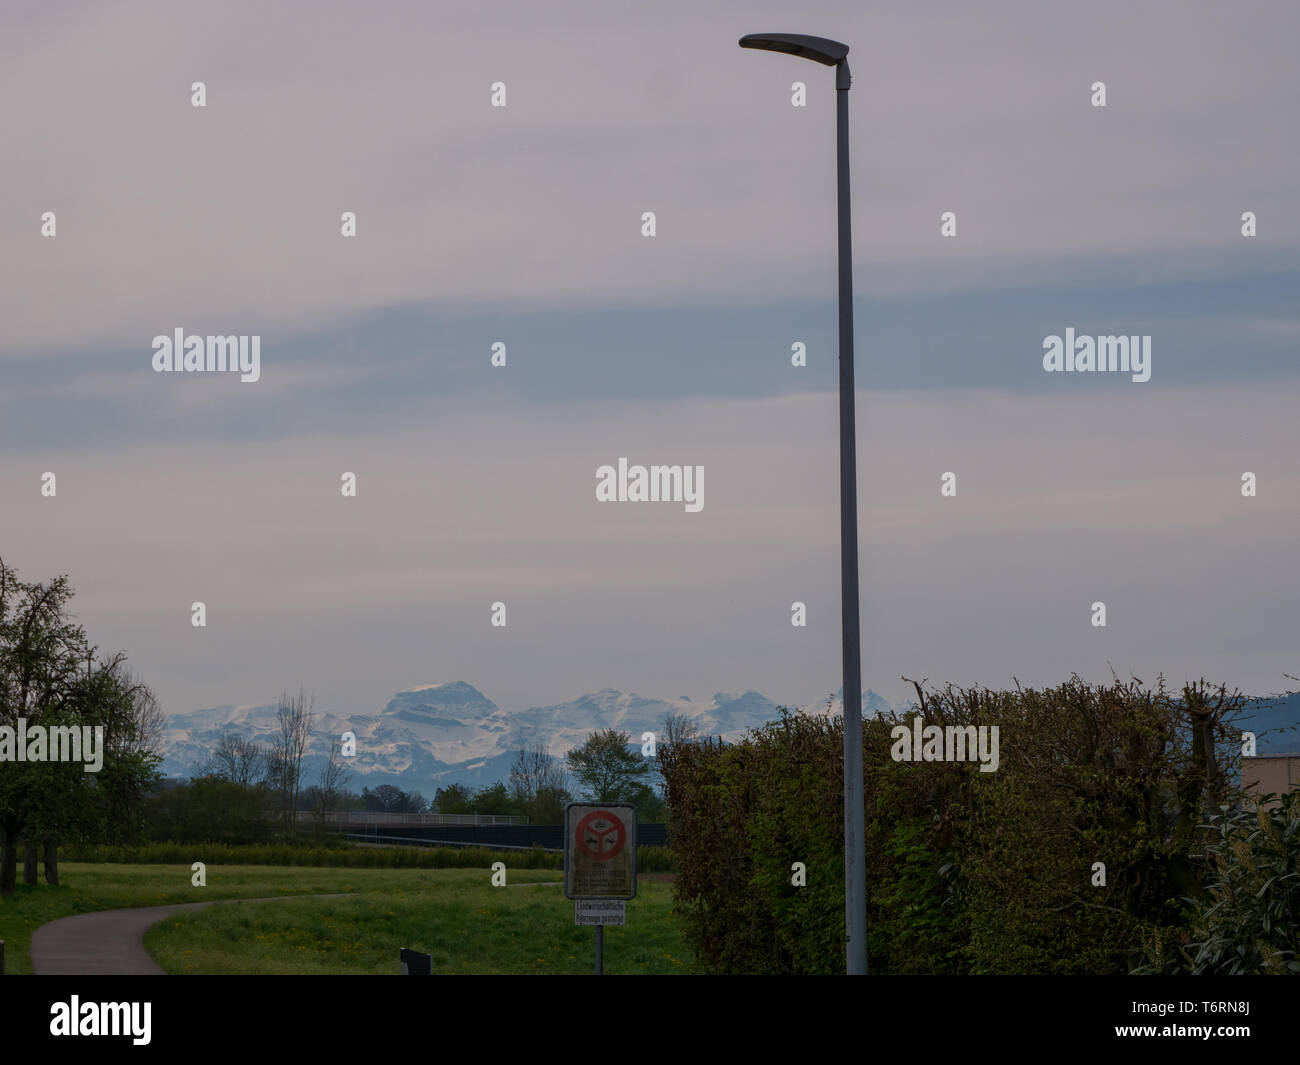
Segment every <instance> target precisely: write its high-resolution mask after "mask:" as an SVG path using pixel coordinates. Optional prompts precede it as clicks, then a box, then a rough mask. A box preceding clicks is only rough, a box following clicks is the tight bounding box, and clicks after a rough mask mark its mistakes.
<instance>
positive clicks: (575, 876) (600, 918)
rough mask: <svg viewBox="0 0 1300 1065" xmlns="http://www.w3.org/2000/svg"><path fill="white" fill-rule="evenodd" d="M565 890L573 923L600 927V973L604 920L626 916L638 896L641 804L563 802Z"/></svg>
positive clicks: (621, 920) (619, 920)
mask: <svg viewBox="0 0 1300 1065" xmlns="http://www.w3.org/2000/svg"><path fill="white" fill-rule="evenodd" d="M564 894H565V897H566V898H570V899H573V900H574V903H573V923H574V924H577V925H594V926H595V929H596V975H597V976H601V975H602V974H603V970H604V962H605V925H607V924H613V925H621V924H624V923H626V921H627V909H626V905H625V904H626V902H627V900H628V899H631V898H635V897H636V807H634V806H628V805H626V804H624V803H613V804H601V803H587V802H571V803H569V804H568V805H567V806H566V807H565V808H564Z"/></svg>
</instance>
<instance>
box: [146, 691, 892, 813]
mask: <svg viewBox="0 0 1300 1065" xmlns="http://www.w3.org/2000/svg"><path fill="white" fill-rule="evenodd" d="M888 706H889V704H888V703H887V702H885V700H884V699H882V698H881V697H880V696H879V695H877V694H876V693H875V692H872V691H870V690H868V691H867V692H866V694H865V695H864V696H863V699H862V707H863V712H864V713H877V712H879V711H880V710H881V709H884V708H888ZM798 709H799V710H800V711H801V712H803V713H814V714H826V713H831V714H836V713H839V696H838V693H837V694H836V695H835V696H832V697H831V698H830V700H829V703H828V701H827V700H822V701H821V702H820V703H809V704H807V705H804V706H800V707H798ZM668 714H683V715H685V716H687V717H689V718H690V719H691V720H692V721H694V722H695V724H696V725H697V726H698V728H699V731H700V733H701V734H702V735H707V736H721V737H722V738H723V739H724V740H728V741H735V740H738V739H740V738H741V737H742V736H744V734H745V733H746V732H747V731H748V730H750V729H753V728H757V727H758V726H760V725H763V724H764V723H766V722H768V721H771V720H772V719H774V718H775V717H776V716H777V704H776V703H774V702H772V700H770V699H768V698H767V697H766V696H763V695H760V694H759V693H758V692H756V691H747V692H742V693H734V692H730V693H729V692H719V693H717V694H716V695H714V696H713V698H712V699H710V700H709V701H708V702H702V701H692V700H691V699H689V698H686V697H685V696H682V697H678V698H669V699H647V698H643V697H642V696H640V695H635V694H632V693H630V692H621V691H616V690H614V689H612V688H602V689H601V690H600V691H596V692H591V693H590V694H587V695H582V696H580V697H578V698H577V699H574V700H573V701H572V702H568V703H560V704H558V705H555V706H536V707H531V708H529V709H527V710H520V711H515V712H508V711H505V710H502V709H501V708H500V707H498V706H497V705H496V704H495V703H494V702H492V700H490V699H489V698H488V697H487V696H486V695H484V694H483V693H482V692H481V691H479V690H478V689H477V688H475V687H474V686H473V685H471V684H466V683H465V682H464V681H450V682H447V683H443V684H426V685H423V686H421V687H416V688H408V689H406V690H405V691H400V692H398V693H397V694H396V695H394V696H393V697H392V698H391V699H390V700H389V701H388V705H387V706H385V707H384V708H383V709H382V710H380V711H379V712H377V713H354V714H342V713H332V712H327V711H322V710H321V709H320V708H319V707H318V708H317V709H316V710H315V724H314V730H313V734H312V740H311V745H310V747H309V749H308V752H307V755H306V756H305V757H304V759H303V780H304V784H312V783H315V781H316V779H317V778H318V776H319V774H320V767H321V765H322V763H323V762H324V759H325V758H326V757H327V756H328V754H329V749H330V743H331V741H332V740H334V739H337V738H339V737H340V736H341V735H342V734H343V733H344V732H348V731H350V732H353V733H355V734H356V740H357V753H356V757H355V758H350V759H348V770H349V772H350V774H351V779H350V780H349V781H348V784H347V786H348V787H349V788H351V789H352V790H356V791H359V790H360V789H361V788H362V787H363V786H364V787H370V788H374V787H377V786H378V785H380V784H395V785H397V786H398V787H401V788H404V789H406V790H408V791H409V790H415V791H419V792H421V793H422V794H424V795H425V796H426V797H427V798H431V797H432V796H433V793H434V791H435V790H436V789H437V788H439V787H445V786H446V785H448V784H454V783H458V784H465V785H467V786H470V787H480V786H482V785H484V784H491V783H493V782H494V781H497V780H506V779H507V778H508V776H509V774H510V765H511V763H512V762H513V761H514V759H515V756H516V754H517V753H518V751H519V749H520V747H521V746H525V745H531V744H535V743H542V744H544V745H545V747H546V750H547V751H548V752H549V753H550V754H551V755H553V756H555V757H557V758H562V757H563V756H564V755H565V753H566V752H568V751H569V750H570V749H571V748H573V747H576V746H578V745H579V744H581V743H583V742H584V741H585V740H586V739H587V737H588V736H589V735H590V734H591V733H592V732H594V731H596V730H597V729H603V728H617V729H621V730H623V731H624V732H627V733H628V734H629V736H630V738H631V739H632V740H633V741H634V742H636V743H638V744H639V743H640V742H641V734H642V733H643V732H647V731H653V732H656V733H658V731H659V730H660V729H661V728H662V727H663V721H664V717H665V716H666V715H668ZM276 730H277V726H276V706H275V704H267V705H263V706H217V707H212V708H209V709H206V710H196V711H194V712H193V713H189V714H173V715H171V716H170V717H169V718H168V721H167V728H166V730H165V732H164V734H163V739H162V743H161V745H160V753H161V754H162V755H163V757H164V760H163V764H162V767H161V768H162V772H163V774H164V775H165V776H169V777H189V776H193V775H195V774H198V773H199V772H201V770H202V767H203V765H204V764H205V763H206V762H207V760H208V758H209V756H210V755H211V753H212V751H213V749H214V748H215V747H216V746H217V743H218V742H219V741H220V738H221V735H222V733H224V732H228V731H229V732H234V733H236V734H237V735H239V736H242V737H247V738H250V739H254V740H257V741H258V742H260V743H264V744H269V743H270V742H271V740H272V738H273V737H274V735H275V733H276Z"/></svg>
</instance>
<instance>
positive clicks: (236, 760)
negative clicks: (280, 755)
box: [204, 732, 269, 786]
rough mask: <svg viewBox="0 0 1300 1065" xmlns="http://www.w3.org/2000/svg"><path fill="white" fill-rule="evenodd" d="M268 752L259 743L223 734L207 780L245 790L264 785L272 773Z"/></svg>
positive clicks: (226, 733)
mask: <svg viewBox="0 0 1300 1065" xmlns="http://www.w3.org/2000/svg"><path fill="white" fill-rule="evenodd" d="M268 762H269V759H268V755H267V752H266V749H265V748H264V747H263V746H262V745H261V744H260V743H258V742H257V741H256V740H252V739H249V738H247V737H245V736H240V735H238V734H237V733H234V732H223V733H222V734H221V739H220V740H218V741H217V747H216V750H214V751H213V752H212V755H211V757H210V758H209V759H208V762H207V765H206V766H205V767H204V776H210V777H220V778H221V779H222V780H229V781H232V782H233V783H235V784H243V785H245V786H250V785H257V784H261V783H262V782H263V781H265V780H266V777H267V772H268V769H269V765H268Z"/></svg>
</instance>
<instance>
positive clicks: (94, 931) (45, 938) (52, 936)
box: [31, 892, 361, 976]
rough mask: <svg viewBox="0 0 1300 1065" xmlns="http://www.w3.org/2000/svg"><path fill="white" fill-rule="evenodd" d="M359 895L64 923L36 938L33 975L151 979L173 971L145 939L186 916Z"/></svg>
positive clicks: (100, 914) (186, 906) (86, 917)
mask: <svg viewBox="0 0 1300 1065" xmlns="http://www.w3.org/2000/svg"><path fill="white" fill-rule="evenodd" d="M350 895H355V896H356V897H357V898H360V897H361V895H360V893H357V892H342V893H339V894H332V895H326V894H318V893H308V894H306V895H275V896H272V897H270V898H263V899H214V900H213V901H212V902H182V903H177V904H175V905H172V906H131V907H128V908H126V909H123V910H99V911H97V912H95V913H79V914H75V915H74V916H72V917H60V918H59V919H58V920H57V921H50V922H49V923H48V924H43V925H41V926H40V928H38V929H36V931H34V932H33V933H32V944H31V958H32V971H33V972H34V973H36V975H38V976H82V975H90V974H100V975H113V976H118V975H131V976H137V975H149V976H165V975H166V974H167V971H166V970H165V969H164V968H163V967H162V966H161V965H159V964H158V963H157V962H156V961H154V960H153V958H151V957H150V956H149V952H148V951H147V950H145V949H144V934H145V932H147V931H148V930H149V928H150V927H151V926H153V925H155V924H157V923H158V922H159V921H161V920H164V919H165V918H167V917H169V916H171V915H172V914H173V913H176V912H177V911H180V910H198V909H202V908H203V907H204V906H220V905H222V904H223V903H227V902H275V901H277V900H278V899H303V898H320V899H337V898H347V897H348V896H350Z"/></svg>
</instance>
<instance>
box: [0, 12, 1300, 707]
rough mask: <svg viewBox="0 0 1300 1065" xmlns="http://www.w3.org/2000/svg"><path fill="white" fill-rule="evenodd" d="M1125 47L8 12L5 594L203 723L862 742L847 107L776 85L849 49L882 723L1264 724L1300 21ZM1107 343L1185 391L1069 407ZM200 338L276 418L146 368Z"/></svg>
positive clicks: (312, 15) (2, 289)
mask: <svg viewBox="0 0 1300 1065" xmlns="http://www.w3.org/2000/svg"><path fill="white" fill-rule="evenodd" d="M1133 6H1134V5H1131V4H1130V3H1128V2H1120V3H1092V4H1087V5H1081V4H1076V5H1043V4H1041V3H1030V2H1025V3H992V4H988V3H985V4H980V5H972V4H969V3H965V2H951V3H931V4H927V5H925V8H926V10H925V13H919V12H918V11H916V10H915V8H916V7H917V5H914V4H910V3H902V2H900V3H891V4H862V3H852V4H850V3H844V4H833V3H819V2H816V0H807V2H802V3H800V4H799V5H792V4H790V3H789V2H788V0H787V2H785V3H744V4H742V3H715V4H707V5H704V4H700V3H698V2H694V3H688V2H677V0H659V2H657V3H655V4H643V5H624V4H608V3H594V2H593V3H564V2H558V3H548V4H545V5H542V4H526V3H515V4H500V3H485V2H474V3H468V2H467V3H442V2H437V3H428V2H425V3H383V2H379V3H367V4H361V3H355V2H350V3H338V2H312V3H305V2H304V3H276V4H265V3H261V2H259V3H223V4H201V5H200V4H196V3H195V4H189V3H124V4H115V5H112V6H108V5H102V4H93V3H88V4H61V5H57V6H55V5H47V4H44V3H37V2H21V0H10V2H8V3H6V4H5V5H4V8H3V12H2V13H0V93H2V98H3V100H4V104H3V106H0V144H2V145H3V160H4V168H3V195H0V247H3V249H4V254H3V255H0V321H2V322H3V329H2V330H0V456H2V457H0V554H3V557H4V559H5V561H6V563H8V564H10V565H12V566H14V567H16V568H17V569H18V571H19V573H20V575H21V576H23V577H24V578H26V579H28V580H35V579H43V578H46V577H49V576H52V575H54V574H56V573H67V574H68V575H69V577H70V578H71V580H72V583H73V585H74V586H75V588H76V589H77V595H76V598H75V600H74V606H75V609H76V612H77V614H78V617H79V619H80V620H81V621H82V623H83V624H84V625H85V627H86V629H87V631H88V634H89V635H90V637H91V639H92V640H93V642H95V643H97V644H98V645H99V646H100V647H101V648H105V649H118V648H121V649H124V650H125V651H127V653H128V654H129V655H130V657H131V659H132V661H133V662H134V664H135V665H136V667H137V668H138V669H139V670H140V671H141V672H142V673H143V675H144V676H145V677H146V678H147V679H149V680H150V681H152V682H153V683H154V685H155V687H156V688H157V690H158V693H159V695H160V697H161V698H162V700H163V703H164V707H165V709H167V710H168V711H171V712H188V711H192V710H194V709H196V708H199V707H204V706H212V705H216V704H221V703H234V704H242V703H261V702H270V701H274V699H275V697H276V696H277V695H278V694H279V693H280V691H281V690H282V689H286V688H288V689H296V688H297V687H298V685H299V684H302V685H303V686H305V687H306V688H307V689H308V690H312V691H315V693H316V695H317V703H318V705H320V706H323V707H324V708H327V709H332V710H342V711H347V712H366V711H372V710H375V709H378V708H380V707H381V706H382V705H383V704H384V702H386V700H387V699H388V698H389V696H390V695H391V694H392V693H393V692H394V691H396V690H398V689H400V688H405V687H409V686H413V685H417V684H428V683H434V682H438V681H445V680H465V681H468V682H470V683H472V684H474V685H475V686H477V687H479V688H480V689H482V690H483V691H484V693H485V694H487V695H488V696H489V697H490V698H492V699H493V700H495V701H496V702H497V703H499V704H500V705H502V706H503V707H505V708H507V709H517V708H522V707H525V706H530V705H542V704H548V703H554V702H560V701H566V700H568V699H571V698H574V697H575V696H577V695H579V694H581V693H582V692H586V691H591V690H595V689H598V688H601V687H613V688H620V689H623V690H631V691H637V692H639V693H640V694H642V695H646V696H677V695H688V696H691V697H693V698H708V697H709V696H710V695H712V694H713V693H714V692H717V691H732V690H743V689H746V688H754V689H757V690H759V691H761V692H763V693H764V694H766V695H767V696H769V697H770V698H772V699H774V700H776V701H778V702H804V701H809V700H816V699H818V698H824V697H825V695H826V694H827V693H828V692H830V691H832V690H833V689H835V688H837V687H838V686H839V682H840V681H839V667H840V650H839V565H838V563H839V556H838V531H839V523H838V495H837V491H838V474H837V457H836V456H837V450H836V449H837V434H836V428H837V426H836V416H837V407H836V398H835V386H836V332H835V330H836V316H835V264H836V260H835V172H834V108H835V99H834V96H835V93H834V75H833V72H832V71H831V70H829V69H827V68H824V67H821V66H818V65H816V64H812V63H808V62H805V61H801V60H797V59H794V58H791V57H788V56H781V55H770V54H763V53H758V52H751V51H742V50H741V49H739V48H738V47H736V41H737V39H738V38H739V37H740V36H741V35H743V34H744V33H747V32H756V31H786V32H803V33H813V34H818V35H822V36H827V37H832V38H836V39H839V40H842V41H845V42H846V43H848V44H849V45H850V46H851V52H850V54H849V63H850V66H851V67H852V70H853V73H854V81H853V89H852V92H851V94H850V96H851V109H852V114H851V129H852V138H853V146H852V164H853V204H852V206H853V215H854V266H855V272H856V276H855V283H856V304H855V313H856V316H857V317H856V322H857V344H856V351H857V365H858V382H859V386H860V391H859V394H858V404H859V455H860V502H861V511H860V521H861V527H862V532H861V537H862V548H861V550H862V560H863V562H862V589H863V591H862V607H863V663H864V683H865V684H866V685H867V686H870V687H871V688H874V689H876V690H877V691H879V692H881V693H882V694H884V695H885V696H886V697H887V698H890V699H893V700H900V699H902V698H904V697H905V696H907V695H908V694H909V689H908V687H907V686H906V685H904V684H903V683H902V681H901V680H900V677H901V676H904V675H906V676H908V677H915V678H917V679H920V678H922V677H926V678H929V679H930V680H931V681H933V682H940V683H941V682H944V681H949V680H951V681H953V682H956V683H963V684H972V683H981V684H988V685H991V686H1002V685H1007V684H1011V683H1012V682H1013V678H1019V679H1020V681H1021V682H1023V683H1033V684H1048V683H1058V682H1060V681H1062V680H1064V679H1065V678H1066V677H1068V675H1069V674H1070V673H1071V672H1075V671H1077V672H1079V673H1080V674H1082V675H1083V676H1085V677H1087V678H1089V679H1094V680H1104V679H1106V678H1107V677H1109V670H1110V667H1112V666H1113V667H1114V669H1115V670H1116V671H1118V672H1119V673H1120V674H1121V675H1122V676H1127V675H1128V674H1129V673H1130V672H1132V673H1134V674H1136V675H1137V676H1138V677H1140V678H1142V679H1143V680H1147V681H1152V680H1154V679H1155V675H1156V674H1157V673H1160V672H1163V673H1164V674H1165V675H1166V677H1168V678H1170V679H1171V680H1173V681H1174V682H1175V683H1181V682H1182V681H1183V680H1184V679H1187V678H1196V677H1200V676H1202V675H1204V676H1206V677H1207V678H1209V679H1211V680H1214V681H1224V682H1227V683H1229V684H1230V685H1233V686H1238V687H1241V688H1242V689H1243V690H1246V691H1250V692H1256V693H1265V692H1272V691H1278V690H1280V689H1282V688H1284V687H1286V686H1287V684H1288V681H1287V680H1286V678H1285V676H1284V674H1286V673H1291V674H1296V675H1300V653H1297V647H1296V640H1295V633H1296V631H1297V627H1298V625H1300V594H1297V593H1298V592H1300V566H1297V564H1296V561H1297V545H1298V544H1300V472H1298V471H1297V459H1298V458H1300V447H1298V446H1297V445H1300V420H1298V419H1297V417H1296V411H1297V409H1298V408H1300V361H1298V360H1297V348H1298V346H1300V266H1298V265H1297V262H1298V260H1297V251H1298V250H1300V223H1298V222H1297V216H1298V214H1300V212H1298V211H1297V192H1300V188H1298V186H1300V177H1298V176H1297V175H1298V174H1300V169H1298V167H1297V164H1298V163H1300V149H1297V142H1296V138H1295V137H1294V135H1293V134H1292V132H1291V130H1292V128H1293V126H1294V122H1295V116H1296V114H1297V113H1300V68H1297V65H1296V63H1295V61H1294V46H1295V41H1296V39H1297V36H1298V35H1300V8H1297V7H1296V5H1295V4H1294V3H1291V2H1289V0H1286V2H1278V3H1264V2H1245V3H1239V4H1235V5H1233V6H1232V7H1231V8H1228V7H1224V6H1223V5H1218V4H1209V3H1166V4H1160V3H1148V4H1143V5H1140V6H1141V9H1142V10H1141V11H1138V12H1135V11H1133V10H1131V8H1132V7H1133ZM196 81H202V82H204V83H205V86H206V93H207V106H206V107H203V108H196V107H193V106H192V105H191V85H192V83H193V82H196ZM795 81H803V82H805V83H806V86H807V106H806V107H803V108H797V107H793V106H792V105H791V87H792V83H793V82H795ZM1096 81H1102V82H1105V85H1106V97H1107V99H1106V106H1105V107H1104V108H1099V107H1094V106H1092V104H1091V97H1092V89H1091V86H1092V84H1093V83H1094V82H1096ZM494 82H503V83H504V84H505V86H506V106H505V107H504V108H496V107H493V106H491V86H492V84H493V83H494ZM47 211H52V212H54V213H55V215H56V218H57V236H56V237H54V238H50V237H45V236H42V233H41V216H42V214H43V213H44V212H47ZM344 211H353V212H355V213H356V217H357V236H356V237H343V236H342V235H341V234H340V215H341V213H342V212H344ZM646 211H653V212H655V216H656V224H657V232H656V235H655V236H654V237H644V236H642V233H641V228H642V225H641V218H642V214H643V212H646ZM944 211H953V212H955V213H956V216H957V235H956V236H955V237H951V238H945V237H941V236H940V215H941V213H942V212H944ZM1244 211H1253V212H1255V214H1256V216H1257V225H1258V235H1257V236H1255V237H1251V238H1246V237H1243V236H1242V233H1241V226H1242V223H1241V216H1242V213H1243V212H1244ZM1067 327H1072V328H1074V329H1075V330H1076V332H1077V333H1079V334H1090V335H1102V334H1111V333H1115V334H1124V335H1149V336H1151V337H1152V367H1151V379H1150V380H1149V381H1147V382H1145V383H1135V382H1133V381H1132V380H1131V379H1130V377H1129V376H1128V375H1125V374H1101V373H1097V374H1050V373H1047V372H1045V371H1044V369H1043V366H1042V355H1043V341H1044V338H1045V337H1047V336H1049V335H1051V334H1064V332H1065V330H1066V328H1067ZM177 328H183V329H184V330H186V332H188V333H198V334H209V333H214V334H243V335H254V334H255V335H259V336H260V337H261V379H260V380H259V381H257V382H256V383H242V382H240V381H239V380H238V378H237V377H234V376H231V375H216V374H160V373H154V372H153V370H152V368H151V359H152V355H153V350H152V347H151V344H152V340H153V338H154V336H156V335H159V334H165V335H171V334H172V333H173V332H174V331H175V330H176V329H177ZM497 341H500V342H502V343H504V344H505V345H506V348H507V365H506V366H505V367H493V366H491V365H490V356H491V346H492V344H493V343H494V342H497ZM796 341H802V342H803V343H804V344H806V346H807V358H808V365H807V366H806V367H793V366H791V364H790V352H791V345H792V344H793V343H795V342H796ZM620 456H627V457H628V458H629V461H631V462H634V463H635V462H642V463H647V464H648V463H681V464H689V465H703V466H704V467H705V469H706V471H707V472H706V478H705V505H704V508H703V510H701V511H700V512H699V513H688V512H686V510H685V508H684V507H683V506H681V505H680V504H663V503H655V504H650V503H646V504H630V503H622V504H613V503H599V502H597V501H596V497H595V485H596V468H597V467H598V466H600V465H602V464H605V463H611V464H613V463H616V462H617V460H618V458H619V457H620ZM46 471H52V472H54V473H55V474H56V475H57V479H58V480H57V486H58V494H57V496H56V497H55V498H52V499H51V498H43V497H42V495H41V475H42V473H44V472H46ZM343 471H352V472H355V473H356V474H357V478H358V492H357V496H356V498H343V497H342V496H341V494H340V475H341V474H342V472H343ZM947 471H952V472H955V473H956V475H957V485H958V488H957V495H956V497H955V498H941V496H940V477H941V475H942V474H943V473H944V472H947ZM1244 471H1251V472H1254V473H1255V474H1256V475H1257V478H1258V495H1257V496H1256V497H1254V498H1245V497H1243V496H1242V493H1241V487H1240V486H1241V475H1242V473H1243V472H1244ZM198 600H201V601H203V602H204V603H205V604H206V606H207V611H208V618H207V620H208V623H207V627H206V628H202V629H196V628H193V627H192V626H191V624H190V604H191V603H192V602H194V601H198ZM495 601H503V602H505V603H506V604H507V611H508V624H507V626H506V628H505V629H494V628H492V627H491V626H490V624H489V615H490V608H491V604H492V603H493V602H495ZM795 601H801V602H804V603H806V604H807V607H808V625H807V627H806V628H796V627H793V626H792V625H791V624H790V609H791V603H793V602H795ZM1094 601H1102V602H1105V604H1106V608H1107V625H1106V627H1105V628H1096V627H1094V626H1093V625H1092V624H1091V605H1092V603H1093V602H1094ZM1293 686H1294V685H1293Z"/></svg>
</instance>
